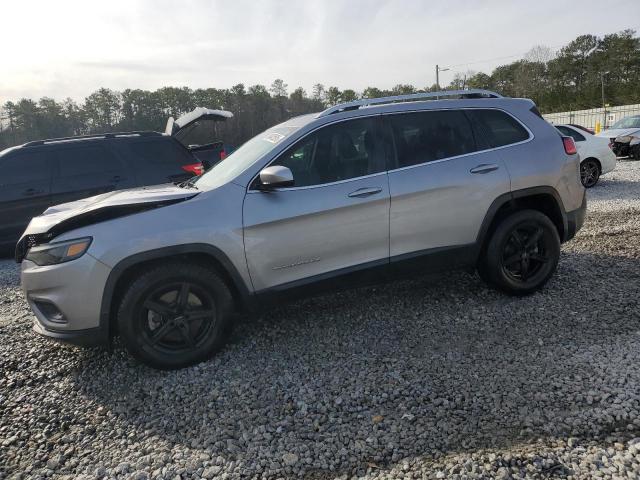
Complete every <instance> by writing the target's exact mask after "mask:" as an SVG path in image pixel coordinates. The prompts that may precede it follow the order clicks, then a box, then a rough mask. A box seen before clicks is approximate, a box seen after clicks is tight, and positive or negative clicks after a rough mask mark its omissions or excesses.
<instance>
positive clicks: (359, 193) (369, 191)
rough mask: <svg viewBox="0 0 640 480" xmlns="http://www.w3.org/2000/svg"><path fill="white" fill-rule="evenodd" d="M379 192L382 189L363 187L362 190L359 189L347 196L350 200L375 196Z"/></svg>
mask: <svg viewBox="0 0 640 480" xmlns="http://www.w3.org/2000/svg"><path fill="white" fill-rule="evenodd" d="M381 191H382V187H364V188H359V189H358V190H356V191H354V192H351V193H350V194H349V196H350V197H351V198H354V197H368V196H369V195H375V194H376V193H380V192H381Z"/></svg>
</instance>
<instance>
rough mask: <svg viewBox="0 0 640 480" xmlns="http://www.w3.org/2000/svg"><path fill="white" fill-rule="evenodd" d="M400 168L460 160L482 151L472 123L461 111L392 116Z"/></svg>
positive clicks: (389, 120) (389, 119) (398, 166)
mask: <svg viewBox="0 0 640 480" xmlns="http://www.w3.org/2000/svg"><path fill="white" fill-rule="evenodd" d="M387 118H388V122H389V124H390V125H391V130H392V131H393V136H394V142H395V147H396V156H397V166H396V168H402V167H408V166H411V165H418V164H421V163H426V162H432V161H435V160H442V159H445V158H450V157H456V156H459V155H464V154H467V153H472V152H475V151H477V150H478V147H477V143H476V140H475V136H474V133H473V129H472V128H471V122H469V120H468V119H467V117H466V116H465V114H464V113H463V112H462V111H460V110H440V111H428V112H415V113H402V114H394V115H389V116H388V117H387Z"/></svg>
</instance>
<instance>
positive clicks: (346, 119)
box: [247, 107, 535, 193]
mask: <svg viewBox="0 0 640 480" xmlns="http://www.w3.org/2000/svg"><path fill="white" fill-rule="evenodd" d="M449 110H456V111H457V110H498V111H500V112H503V113H506V114H507V115H509V116H510V117H511V118H513V119H514V120H515V121H516V122H518V124H519V125H520V126H522V128H524V129H525V130H526V132H527V133H528V134H529V138H527V139H526V140H522V141H520V142H516V143H509V144H507V145H502V146H500V147H492V148H485V149H484V150H476V151H475V152H469V153H463V154H462V155H456V156H454V157H446V158H439V159H438V160H429V161H427V162H422V163H416V164H415V165H408V166H406V167H399V168H393V169H391V170H383V171H381V172H377V173H372V174H369V175H364V176H361V177H353V178H348V179H346V180H338V181H336V182H330V183H320V184H318V185H307V186H304V187H285V188H275V189H273V190H271V191H272V192H286V191H289V190H306V189H310V188H318V187H324V186H329V185H336V184H340V183H345V182H350V181H352V180H358V179H364V178H369V177H373V176H375V175H380V174H382V173H386V174H390V173H394V172H400V171H404V170H409V169H412V168H416V167H423V166H425V165H429V164H433V163H442V162H447V161H449V160H457V159H458V158H463V157H468V156H471V155H477V154H479V153H487V152H492V151H494V150H502V149H504V148H510V147H515V146H518V145H524V144H526V143H529V142H531V141H533V140H534V139H535V135H534V134H533V132H532V131H531V129H530V128H529V127H528V126H527V125H525V124H524V123H523V122H522V121H520V119H519V118H517V117H516V116H515V115H513V114H512V113H511V112H508V111H506V110H504V109H502V108H497V107H452V108H437V109H419V110H403V111H398V112H386V113H372V114H369V115H358V116H355V117H349V118H342V119H338V120H336V121H334V122H327V123H323V124H322V125H318V126H317V127H316V128H314V129H313V130H311V131H309V132H307V133H305V134H304V135H303V136H301V137H300V138H298V139H296V140H295V141H294V142H292V143H291V144H290V145H287V147H286V148H285V149H284V150H283V151H282V152H280V153H279V154H278V155H277V156H276V158H274V159H272V160H271V161H270V162H269V163H268V164H267V165H265V166H264V167H262V169H264V168H267V167H270V166H272V165H274V162H276V161H277V160H278V159H279V158H280V156H281V155H283V154H284V153H285V152H286V151H287V150H289V148H291V147H292V146H294V145H295V144H296V143H298V142H300V141H302V140H304V139H305V138H306V137H308V136H309V135H311V134H312V133H315V132H317V131H318V130H320V129H321V128H324V127H329V126H332V125H336V124H338V123H342V122H348V121H351V120H360V119H363V118H371V117H380V116H388V115H402V114H410V113H422V112H441V111H449ZM394 148H395V147H394ZM276 165H277V164H276ZM262 169H261V170H262ZM259 176H260V172H258V173H257V174H256V175H254V176H253V177H252V178H251V181H250V182H249V185H247V193H265V192H264V191H262V190H256V189H251V188H250V187H251V185H252V184H253V182H254V181H255V180H256V178H258V177H259Z"/></svg>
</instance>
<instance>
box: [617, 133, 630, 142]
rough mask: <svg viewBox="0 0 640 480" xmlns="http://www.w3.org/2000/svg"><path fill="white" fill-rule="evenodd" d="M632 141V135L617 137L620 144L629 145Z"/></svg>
mask: <svg viewBox="0 0 640 480" xmlns="http://www.w3.org/2000/svg"><path fill="white" fill-rule="evenodd" d="M630 141H631V135H620V136H619V137H616V142H618V143H629V142H630Z"/></svg>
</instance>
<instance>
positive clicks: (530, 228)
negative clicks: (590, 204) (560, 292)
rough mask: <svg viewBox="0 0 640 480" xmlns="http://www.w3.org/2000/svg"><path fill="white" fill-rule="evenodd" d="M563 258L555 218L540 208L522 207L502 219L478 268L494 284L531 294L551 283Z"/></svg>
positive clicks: (505, 288)
mask: <svg viewBox="0 0 640 480" xmlns="http://www.w3.org/2000/svg"><path fill="white" fill-rule="evenodd" d="M559 259H560V237H559V236H558V231H557V230H556V227H555V225H554V224H553V222H552V221H551V220H550V219H549V217H547V216H546V215H544V214H543V213H541V212H539V211H537V210H521V211H519V212H516V213H513V214H511V215H509V216H508V217H506V218H505V219H503V220H502V221H501V222H500V224H499V225H498V227H497V228H496V230H495V231H494V232H493V234H492V235H491V238H490V239H489V242H488V244H487V247H486V249H485V252H484V254H483V256H482V258H481V259H480V262H479V265H478V271H479V273H480V275H481V277H482V278H483V279H485V280H486V281H487V283H488V284H489V285H491V286H492V287H495V288H497V289H499V290H501V291H503V292H505V293H508V294H510V295H528V294H530V293H533V292H535V291H537V290H539V289H540V288H542V287H543V286H544V285H545V283H547V281H548V280H549V278H551V275H553V273H554V272H555V271H556V268H557V266H558V260H559Z"/></svg>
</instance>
